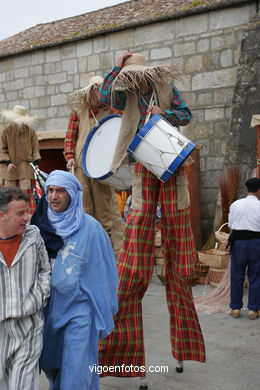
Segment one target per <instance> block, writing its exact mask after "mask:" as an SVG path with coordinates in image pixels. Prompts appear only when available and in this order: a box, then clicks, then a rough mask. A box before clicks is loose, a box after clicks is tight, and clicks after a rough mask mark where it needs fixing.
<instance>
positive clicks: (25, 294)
mask: <svg viewBox="0 0 260 390" xmlns="http://www.w3.org/2000/svg"><path fill="white" fill-rule="evenodd" d="M0 278H1V281H0V321H3V320H5V319H7V318H21V317H27V316H29V315H31V314H34V313H36V312H37V311H38V310H40V309H41V308H42V307H43V304H44V303H45V301H46V298H47V297H48V295H49V291H50V265H49V258H48V255H47V252H46V249H45V246H44V243H43V240H42V238H41V236H40V233H39V229H38V228H37V227H36V226H33V225H31V226H28V227H27V228H26V231H25V233H24V234H23V238H22V241H21V245H20V247H19V250H18V252H17V253H16V255H15V258H14V260H13V262H12V265H11V267H10V268H9V267H8V266H7V264H6V262H5V260H4V258H3V256H2V253H1V252H0Z"/></svg>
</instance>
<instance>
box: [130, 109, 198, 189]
mask: <svg viewBox="0 0 260 390" xmlns="http://www.w3.org/2000/svg"><path fill="white" fill-rule="evenodd" d="M161 119H163V120H164V121H166V122H168V121H167V120H166V119H165V118H164V117H163V116H162V115H160V114H154V115H153V116H152V117H151V118H150V120H149V121H148V122H147V123H146V124H145V125H144V126H143V127H142V128H141V130H140V131H138V132H137V133H136V135H135V137H134V139H133V141H132V142H131V143H130V145H129V146H128V148H127V152H128V154H130V156H133V157H134V155H135V154H134V152H135V150H136V148H137V146H138V145H139V144H140V143H141V141H142V138H140V137H138V136H137V134H139V135H140V136H141V137H145V136H146V134H147V133H148V132H149V131H150V130H151V128H152V127H153V125H154V123H156V122H158V121H159V120H161ZM174 127H176V128H177V126H174ZM185 138H186V139H187V140H188V141H189V142H188V143H187V145H186V148H185V149H183V150H182V151H181V153H180V154H179V155H178V157H176V159H175V160H174V161H173V162H172V163H171V164H170V165H169V167H168V168H167V171H165V172H164V173H163V174H162V175H161V176H160V177H158V179H159V180H161V181H162V182H163V183H166V182H167V180H168V179H169V178H170V177H171V176H172V175H173V174H174V172H176V171H177V169H178V168H179V166H180V165H181V164H182V163H183V162H184V161H185V160H186V158H187V157H188V156H189V155H190V153H191V152H192V151H193V149H195V148H196V145H195V144H194V142H192V141H190V140H189V139H188V138H187V137H185Z"/></svg>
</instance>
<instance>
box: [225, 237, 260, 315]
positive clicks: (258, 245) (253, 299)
mask: <svg viewBox="0 0 260 390" xmlns="http://www.w3.org/2000/svg"><path fill="white" fill-rule="evenodd" d="M246 269H247V275H248V283H249V288H248V306H247V307H248V309H249V310H253V311H258V310H260V239H258V238H257V239H250V240H237V241H234V243H233V245H232V253H231V287H230V288H231V291H230V298H231V301H230V307H231V309H241V308H242V307H243V287H244V280H245V274H246Z"/></svg>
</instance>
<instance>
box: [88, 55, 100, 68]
mask: <svg viewBox="0 0 260 390" xmlns="http://www.w3.org/2000/svg"><path fill="white" fill-rule="evenodd" d="M99 68H100V62H99V56H98V55H91V56H88V57H87V70H88V72H90V71H96V70H98V69H99Z"/></svg>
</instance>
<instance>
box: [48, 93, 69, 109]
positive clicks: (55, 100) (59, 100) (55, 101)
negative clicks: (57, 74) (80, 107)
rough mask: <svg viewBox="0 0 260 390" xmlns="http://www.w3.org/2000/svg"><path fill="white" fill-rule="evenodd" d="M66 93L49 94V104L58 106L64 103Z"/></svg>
mask: <svg viewBox="0 0 260 390" xmlns="http://www.w3.org/2000/svg"><path fill="white" fill-rule="evenodd" d="M66 98H67V95H66V94H59V95H53V96H51V105H52V106H60V105H62V104H66Z"/></svg>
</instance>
